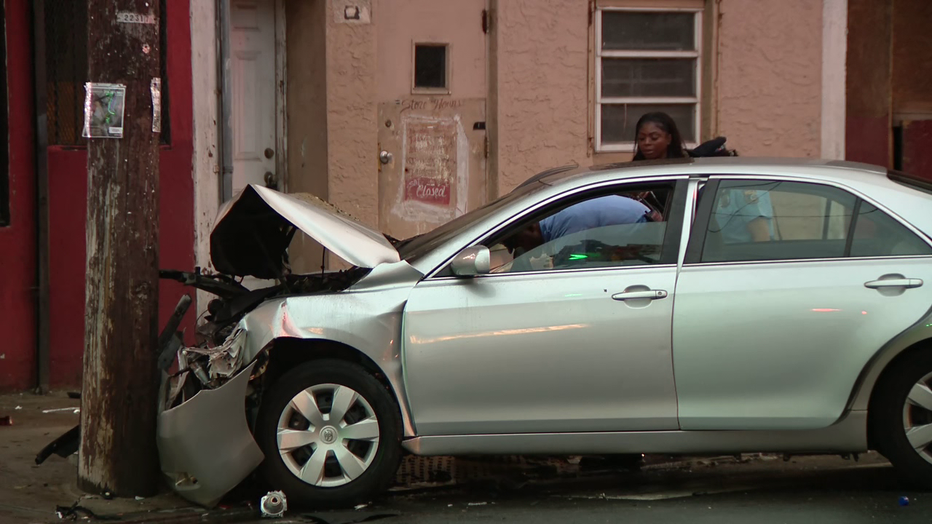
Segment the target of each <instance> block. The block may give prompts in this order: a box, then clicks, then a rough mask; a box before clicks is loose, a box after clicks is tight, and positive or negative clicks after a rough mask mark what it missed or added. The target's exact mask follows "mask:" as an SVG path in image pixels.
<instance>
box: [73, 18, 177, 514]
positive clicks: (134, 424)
mask: <svg viewBox="0 0 932 524" xmlns="http://www.w3.org/2000/svg"><path fill="white" fill-rule="evenodd" d="M87 11H88V16H87V20H88V31H87V33H88V35H87V36H88V53H87V56H88V80H89V81H90V82H91V83H92V84H93V83H97V84H119V85H125V86H126V96H125V101H124V102H123V103H122V104H121V103H120V101H119V97H118V96H117V97H114V96H113V93H114V89H112V88H107V89H101V90H100V91H99V92H96V93H95V92H94V89H93V85H92V86H91V89H89V90H90V91H91V92H92V93H93V94H94V96H93V99H92V100H90V102H91V103H90V104H87V103H86V104H85V105H86V106H89V109H90V112H91V113H92V114H93V116H94V118H95V120H94V123H93V124H92V126H91V129H92V138H90V140H89V144H88V151H87V276H86V278H87V284H86V303H85V333H84V344H85V349H84V381H83V388H82V397H81V447H80V455H79V460H78V485H79V486H80V487H81V489H84V490H85V491H90V492H97V493H103V492H108V491H109V492H110V493H112V494H113V495H115V496H135V495H139V496H148V495H153V494H155V492H156V491H157V486H158V478H159V473H158V472H159V466H158V451H157V449H156V444H155V428H156V397H157V395H158V378H157V374H156V348H155V345H156V338H157V336H158V335H157V333H158V294H159V285H158V284H159V281H158V259H159V256H158V240H159V226H158V224H159V148H158V146H159V134H158V132H156V131H157V130H160V129H161V127H160V126H156V127H154V125H153V124H154V123H159V120H158V119H155V118H154V117H153V106H154V105H155V104H154V101H155V100H156V98H157V97H156V96H154V94H153V91H154V89H153V87H155V82H153V79H159V71H160V70H159V17H160V13H159V1H158V0H87ZM159 85H160V84H159ZM108 89H109V90H108ZM116 91H117V92H118V88H116ZM158 95H159V104H158V109H159V110H160V109H161V104H160V95H161V91H160V90H158ZM121 106H122V110H123V118H122V124H121V123H120V118H119V116H118V115H119V111H120V109H121ZM119 125H122V128H123V129H122V138H94V137H93V133H98V134H109V135H111V136H113V135H119V130H118V126H119Z"/></svg>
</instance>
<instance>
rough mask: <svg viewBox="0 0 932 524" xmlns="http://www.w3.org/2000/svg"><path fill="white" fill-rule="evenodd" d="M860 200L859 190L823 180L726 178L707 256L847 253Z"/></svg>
mask: <svg viewBox="0 0 932 524" xmlns="http://www.w3.org/2000/svg"><path fill="white" fill-rule="evenodd" d="M856 202H857V198H856V197H855V196H854V195H852V194H850V193H848V192H846V191H843V190H841V189H838V188H835V187H830V186H823V185H820V184H807V183H799V182H783V181H760V180H723V181H721V183H720V184H719V186H718V189H717V190H716V192H715V196H714V201H713V207H712V213H711V216H710V218H709V225H708V230H707V231H706V238H705V243H704V245H703V250H702V261H703V262H729V261H754V260H786V259H806V258H831V257H842V256H844V255H845V249H846V237H847V231H848V228H849V225H850V223H851V213H852V211H853V209H854V205H855V203H856Z"/></svg>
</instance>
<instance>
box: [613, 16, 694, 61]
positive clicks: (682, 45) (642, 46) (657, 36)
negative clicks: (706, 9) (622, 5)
mask: <svg viewBox="0 0 932 524" xmlns="http://www.w3.org/2000/svg"><path fill="white" fill-rule="evenodd" d="M695 21H696V15H695V14H693V13H638V12H629V11H602V49H605V50H634V51H636V50H651V51H694V50H695V49H696V38H695V32H696V24H695Z"/></svg>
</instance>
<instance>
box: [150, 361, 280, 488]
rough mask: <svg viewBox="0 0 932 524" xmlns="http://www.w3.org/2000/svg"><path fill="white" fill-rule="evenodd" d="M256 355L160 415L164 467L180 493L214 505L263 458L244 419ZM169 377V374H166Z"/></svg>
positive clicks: (161, 454)
mask: <svg viewBox="0 0 932 524" xmlns="http://www.w3.org/2000/svg"><path fill="white" fill-rule="evenodd" d="M255 367H256V361H253V362H252V363H250V364H249V365H248V366H246V367H245V368H243V369H242V370H241V371H240V372H239V373H237V374H236V375H235V376H233V377H232V378H231V379H230V380H229V381H228V382H226V383H224V384H223V385H221V386H219V387H217V388H215V389H201V390H200V391H198V392H197V393H196V394H195V395H194V396H193V397H191V398H190V399H188V400H186V401H185V402H182V403H181V404H178V405H177V406H175V407H172V408H170V409H166V410H165V411H162V412H161V413H160V414H159V418H158V447H159V457H160V460H161V463H162V472H163V473H164V474H165V475H166V477H168V480H169V483H170V485H171V486H172V488H173V489H174V490H175V491H176V492H177V493H178V494H179V495H181V496H182V497H184V498H185V499H187V500H190V501H192V502H195V503H197V504H200V505H202V506H207V507H210V506H214V505H216V504H217V502H219V501H220V499H221V497H223V495H225V494H226V493H227V492H229V491H230V490H231V489H233V488H235V487H236V486H237V485H238V484H239V483H240V482H242V480H243V479H245V478H246V477H247V476H248V475H249V474H250V473H251V472H252V471H253V470H254V469H256V467H258V466H259V464H261V463H262V461H263V459H264V458H265V457H264V455H263V454H262V451H261V450H260V449H259V446H258V445H257V444H256V441H255V439H254V438H253V435H252V432H251V431H250V430H249V425H248V423H247V421H246V410H245V409H244V404H245V401H246V391H247V388H248V387H249V379H250V376H251V374H252V371H253V369H254V368H255ZM166 379H167V376H166Z"/></svg>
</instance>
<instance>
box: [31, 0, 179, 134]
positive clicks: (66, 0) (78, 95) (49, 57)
mask: <svg viewBox="0 0 932 524" xmlns="http://www.w3.org/2000/svg"><path fill="white" fill-rule="evenodd" d="M159 4H160V6H159V8H160V13H162V15H161V16H160V20H159V23H160V26H159V35H160V38H159V40H160V41H159V48H160V50H161V53H160V61H161V76H162V134H161V142H162V143H163V144H170V143H171V125H170V122H169V118H168V115H169V106H168V103H169V100H168V92H169V89H168V87H169V86H168V75H167V74H166V65H167V64H166V61H167V56H166V52H165V51H166V47H167V38H166V28H165V13H166V4H167V2H166V0H160V2H159ZM45 77H46V89H47V96H48V102H47V105H46V111H47V125H48V141H49V142H48V143H49V145H53V146H56V145H57V146H75V145H85V144H86V143H87V140H86V139H84V138H82V137H81V128H82V126H83V122H82V119H83V118H84V109H83V108H84V83H85V82H87V79H88V78H87V2H86V1H84V0H56V1H48V0H46V2H45Z"/></svg>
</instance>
